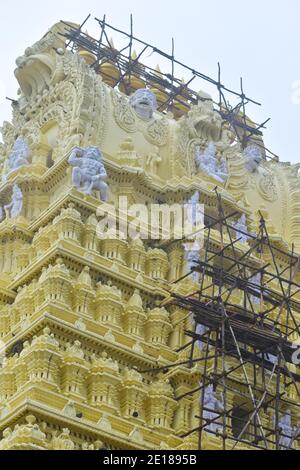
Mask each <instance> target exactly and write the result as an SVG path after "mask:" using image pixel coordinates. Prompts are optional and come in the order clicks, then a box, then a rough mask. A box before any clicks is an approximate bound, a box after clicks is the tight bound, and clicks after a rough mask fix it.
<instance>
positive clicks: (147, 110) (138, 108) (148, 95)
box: [130, 88, 157, 121]
mask: <svg viewBox="0 0 300 470" xmlns="http://www.w3.org/2000/svg"><path fill="white" fill-rule="evenodd" d="M130 105H131V106H132V108H133V109H134V110H135V112H136V114H137V115H138V117H139V118H141V119H143V120H145V121H148V120H149V119H152V117H153V114H154V113H155V111H156V108H157V102H156V96H155V95H154V93H152V91H150V90H147V88H140V89H139V90H137V91H136V92H135V93H134V94H133V95H132V96H131V98H130Z"/></svg>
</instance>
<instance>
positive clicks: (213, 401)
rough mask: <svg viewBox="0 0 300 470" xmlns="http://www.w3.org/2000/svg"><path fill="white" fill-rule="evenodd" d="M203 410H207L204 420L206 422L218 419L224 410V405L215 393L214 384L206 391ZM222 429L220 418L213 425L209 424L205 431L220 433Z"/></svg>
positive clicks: (204, 411)
mask: <svg viewBox="0 0 300 470" xmlns="http://www.w3.org/2000/svg"><path fill="white" fill-rule="evenodd" d="M203 408H206V410H204V409H203V418H204V419H206V420H213V419H216V418H218V416H219V415H220V413H221V412H222V411H223V409H224V405H223V403H222V402H221V401H220V400H218V399H217V397H216V393H215V392H214V389H213V385H212V384H211V385H209V386H208V387H206V389H205V392H204V403H203ZM208 410H211V411H208ZM221 427H222V424H221V418H218V419H216V421H214V422H213V423H210V424H207V426H205V428H204V429H205V430H208V431H213V432H218V429H219V430H221Z"/></svg>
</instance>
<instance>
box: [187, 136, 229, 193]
mask: <svg viewBox="0 0 300 470" xmlns="http://www.w3.org/2000/svg"><path fill="white" fill-rule="evenodd" d="M195 161H196V165H197V168H198V170H199V171H201V172H202V173H203V174H204V175H206V176H208V177H210V178H212V179H213V180H215V181H217V182H218V183H222V184H224V183H225V182H226V180H227V178H228V170H227V165H226V162H225V160H223V159H222V160H220V161H218V159H217V157H216V147H215V145H214V143H212V142H211V143H210V144H209V145H208V146H207V147H206V149H205V151H204V152H203V153H201V151H200V148H199V147H197V149H196V154H195Z"/></svg>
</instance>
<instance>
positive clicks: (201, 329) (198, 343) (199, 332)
mask: <svg viewBox="0 0 300 470" xmlns="http://www.w3.org/2000/svg"><path fill="white" fill-rule="evenodd" d="M206 332H207V328H206V326H204V325H201V324H200V323H198V324H197V326H196V330H195V333H196V335H200V336H204V335H205V333H206ZM196 346H197V347H198V349H199V350H200V351H203V349H204V343H203V341H201V340H200V339H199V340H198V341H196Z"/></svg>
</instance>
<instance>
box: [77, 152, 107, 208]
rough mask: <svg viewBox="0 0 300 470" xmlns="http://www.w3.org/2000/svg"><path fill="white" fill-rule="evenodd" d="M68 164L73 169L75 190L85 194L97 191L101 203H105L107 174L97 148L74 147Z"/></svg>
mask: <svg viewBox="0 0 300 470" xmlns="http://www.w3.org/2000/svg"><path fill="white" fill-rule="evenodd" d="M69 164H70V165H71V166H73V167H74V168H73V174H72V181H73V184H74V186H75V188H77V189H79V190H80V191H82V192H84V193H85V194H92V191H93V190H96V191H99V192H100V199H101V201H107V198H108V185H107V184H106V182H105V180H106V179H107V173H106V170H105V167H104V164H103V162H102V153H101V152H100V150H99V149H98V148H97V147H88V148H85V149H83V148H79V147H75V148H74V149H73V151H72V153H71V155H70V157H69Z"/></svg>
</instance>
